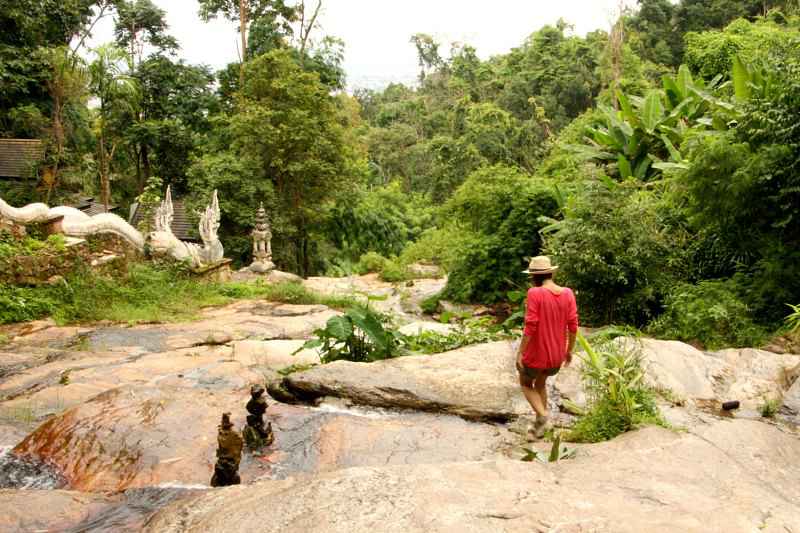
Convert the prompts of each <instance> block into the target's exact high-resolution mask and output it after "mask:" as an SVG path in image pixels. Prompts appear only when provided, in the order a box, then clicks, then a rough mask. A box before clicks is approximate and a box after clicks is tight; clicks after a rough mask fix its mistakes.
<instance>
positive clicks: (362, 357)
mask: <svg viewBox="0 0 800 533" xmlns="http://www.w3.org/2000/svg"><path fill="white" fill-rule="evenodd" d="M382 322H384V317H382V316H381V315H379V314H377V313H375V312H373V311H371V310H370V309H368V308H364V307H353V308H350V309H348V310H347V311H346V312H345V314H344V315H341V316H334V317H331V318H330V319H328V322H327V324H326V325H325V327H324V328H322V329H318V330H316V331H315V332H314V335H316V337H317V338H315V339H310V340H308V341H306V343H305V344H303V346H302V347H301V348H299V349H298V350H297V351H296V352H294V353H295V354H296V353H299V352H300V351H302V350H312V349H318V350H319V353H320V361H321V362H322V363H323V364H325V363H330V362H332V361H338V360H346V361H355V362H360V363H367V362H371V361H378V360H381V359H388V358H390V357H394V356H396V355H399V354H400V353H401V351H402V349H401V343H402V340H403V335H402V334H400V333H399V332H397V331H395V330H392V329H386V328H385V327H384V323H382Z"/></svg>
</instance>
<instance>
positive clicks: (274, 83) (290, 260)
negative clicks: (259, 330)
mask: <svg viewBox="0 0 800 533" xmlns="http://www.w3.org/2000/svg"><path fill="white" fill-rule="evenodd" d="M241 92H242V101H241V102H240V104H239V106H238V108H237V112H236V113H235V114H234V115H232V116H231V117H230V119H229V124H228V125H227V127H226V128H225V129H221V130H219V133H220V134H221V137H220V138H219V139H212V141H211V142H212V144H211V145H210V146H209V150H207V151H206V155H205V156H203V157H202V158H201V159H200V160H199V161H198V163H197V164H196V165H194V166H193V168H192V171H191V175H190V183H191V185H192V188H193V190H196V191H204V190H210V189H213V188H218V189H220V193H221V194H220V197H221V198H222V199H223V200H222V203H221V207H222V210H223V229H224V230H225V231H227V232H230V233H234V234H236V233H237V232H244V228H245V227H247V225H248V224H250V219H251V217H252V214H251V213H252V210H253V209H255V208H256V205H257V200H260V198H264V197H265V196H266V198H264V199H265V200H266V201H267V202H268V203H271V204H272V205H271V207H272V208H273V218H272V221H273V227H274V230H275V235H276V240H278V241H279V245H277V246H276V250H283V254H282V255H278V256H277V259H278V260H279V261H278V262H279V263H280V264H282V265H284V266H285V267H286V268H291V269H293V270H295V271H297V272H299V273H301V274H303V275H309V274H311V273H312V272H313V270H314V268H313V256H314V251H313V242H312V241H313V235H314V232H316V231H318V230H320V229H321V224H320V222H321V216H322V214H323V204H324V203H325V201H326V200H328V199H330V198H331V197H332V196H333V195H334V194H336V193H337V191H341V190H342V189H343V188H345V187H346V186H347V184H348V181H349V180H350V179H352V176H353V175H354V174H355V170H354V167H355V154H354V149H353V147H352V146H349V145H348V144H347V142H346V137H345V135H344V128H343V127H342V124H341V120H340V119H341V117H340V115H339V113H338V112H337V109H336V107H335V101H334V99H333V97H331V95H330V92H329V89H328V88H327V87H326V86H325V85H323V84H322V83H320V81H319V78H318V77H317V75H316V74H314V73H309V72H305V71H304V70H303V69H302V68H301V67H300V66H299V65H298V63H297V61H296V59H295V57H294V56H293V54H292V52H291V51H290V50H273V51H272V52H269V53H267V54H264V55H261V56H259V57H257V58H255V59H253V60H251V61H250V62H249V63H248V65H247V76H246V79H245V85H244V87H243V88H242V91H241ZM215 150H217V151H216V152H215ZM223 191H224V194H222V193H223ZM271 191H272V192H271ZM273 194H274V196H272V195H273ZM273 198H274V200H273ZM269 200H273V201H272V202H269Z"/></svg>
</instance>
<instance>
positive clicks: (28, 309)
mask: <svg viewBox="0 0 800 533" xmlns="http://www.w3.org/2000/svg"><path fill="white" fill-rule="evenodd" d="M57 306H58V300H57V298H56V297H55V295H54V290H53V289H52V288H50V287H46V288H27V287H16V286H13V285H3V284H0V324H10V323H13V322H25V321H28V320H36V319H39V318H42V317H45V316H48V315H50V314H52V313H53V311H54V310H55V309H56V308H57Z"/></svg>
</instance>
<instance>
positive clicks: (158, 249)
mask: <svg viewBox="0 0 800 533" xmlns="http://www.w3.org/2000/svg"><path fill="white" fill-rule="evenodd" d="M172 217H173V207H172V193H171V191H170V188H169V187H167V193H166V198H165V199H164V201H163V202H161V206H160V207H159V208H158V209H157V210H156V216H155V229H156V231H154V232H153V233H151V234H149V235H148V236H147V238H145V237H144V235H142V233H141V232H140V231H139V230H137V229H136V228H134V227H133V226H131V225H130V224H128V222H126V221H125V220H124V219H122V218H121V217H119V216H117V215H115V214H113V213H101V214H99V215H94V216H89V215H87V214H86V213H84V212H83V211H80V210H78V209H75V208H74V207H67V206H59V207H48V206H47V205H45V204H40V203H36V204H29V205H26V206H25V207H20V208H16V207H11V206H10V205H8V203H6V202H5V201H4V200H3V199H2V198H0V218H4V219H7V220H10V221H11V222H14V223H15V224H19V225H22V226H24V225H27V224H36V223H50V222H52V223H54V229H55V231H57V232H60V233H63V234H64V235H66V236H68V237H80V238H84V237H89V236H91V235H97V234H101V233H110V234H113V235H117V236H118V237H121V238H122V239H124V240H125V241H126V242H128V243H129V244H130V245H131V246H133V247H134V248H136V249H137V250H139V251H140V252H141V251H144V248H145V243H147V244H148V246H149V247H150V250H151V251H152V252H153V253H156V254H164V255H168V256H170V257H172V258H174V259H177V260H179V261H186V262H188V263H189V265H190V266H192V267H194V268H198V267H202V266H208V265H213V264H215V263H218V262H220V261H221V260H222V258H223V254H224V250H223V248H222V243H220V241H219V237H218V236H217V230H218V229H219V219H220V210H219V200H218V199H217V191H214V194H213V196H212V199H211V205H209V206H207V207H206V209H205V211H204V212H203V213H201V215H200V225H199V230H200V237H201V238H202V239H203V246H202V247H200V246H199V245H197V244H193V243H188V242H183V241H181V240H180V239H178V238H177V237H176V236H175V235H174V234H173V233H172V228H171V224H172Z"/></svg>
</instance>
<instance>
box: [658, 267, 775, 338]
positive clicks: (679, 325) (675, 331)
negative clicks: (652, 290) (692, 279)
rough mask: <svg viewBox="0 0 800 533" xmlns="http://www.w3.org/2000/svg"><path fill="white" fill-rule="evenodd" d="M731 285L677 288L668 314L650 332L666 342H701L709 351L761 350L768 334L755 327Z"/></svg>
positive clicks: (669, 300)
mask: <svg viewBox="0 0 800 533" xmlns="http://www.w3.org/2000/svg"><path fill="white" fill-rule="evenodd" d="M739 292H740V291H739V290H738V287H737V286H736V284H735V283H732V282H731V281H703V282H700V283H698V284H697V285H689V284H681V285H678V286H676V287H675V288H674V289H673V290H672V292H671V293H670V294H669V296H668V297H667V299H666V302H665V311H664V314H662V315H661V316H660V317H659V318H657V319H656V320H654V321H653V322H652V323H651V324H650V326H649V327H648V330H649V331H650V332H651V333H654V334H656V335H658V336H661V337H663V338H667V339H677V340H681V341H691V342H699V343H700V344H702V345H703V346H705V347H706V348H707V349H711V350H714V349H719V348H727V347H735V348H743V347H748V346H758V345H760V344H761V343H762V342H763V341H764V340H766V332H765V331H764V330H763V329H762V328H760V327H758V326H756V325H755V324H754V323H753V320H752V318H751V311H750V309H749V308H748V306H747V305H746V304H745V303H744V302H742V300H741V299H740V298H739V296H738V295H737V293H739Z"/></svg>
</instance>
